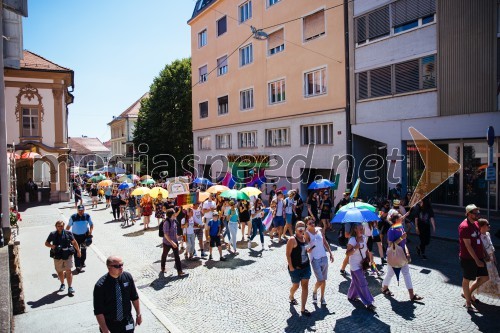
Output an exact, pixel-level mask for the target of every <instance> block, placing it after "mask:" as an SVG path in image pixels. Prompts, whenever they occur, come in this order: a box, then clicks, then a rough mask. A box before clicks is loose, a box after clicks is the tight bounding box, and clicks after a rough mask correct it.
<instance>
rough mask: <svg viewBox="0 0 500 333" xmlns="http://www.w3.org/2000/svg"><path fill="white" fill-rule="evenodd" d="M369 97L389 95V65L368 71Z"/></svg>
mask: <svg viewBox="0 0 500 333" xmlns="http://www.w3.org/2000/svg"><path fill="white" fill-rule="evenodd" d="M370 92H371V94H370V97H380V96H388V95H391V92H392V90H391V66H387V67H382V68H378V69H373V70H371V71H370Z"/></svg>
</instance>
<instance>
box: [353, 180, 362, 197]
mask: <svg viewBox="0 0 500 333" xmlns="http://www.w3.org/2000/svg"><path fill="white" fill-rule="evenodd" d="M360 183H361V178H358V180H356V184H355V185H354V188H353V189H352V192H351V199H353V198H357V197H358V192H359V184H360Z"/></svg>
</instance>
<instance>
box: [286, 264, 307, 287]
mask: <svg viewBox="0 0 500 333" xmlns="http://www.w3.org/2000/svg"><path fill="white" fill-rule="evenodd" d="M288 273H289V274H290V278H291V279H292V283H300V281H301V280H309V279H310V278H311V266H310V265H309V264H308V265H307V266H306V267H304V268H301V269H294V270H293V272H290V268H289V269H288Z"/></svg>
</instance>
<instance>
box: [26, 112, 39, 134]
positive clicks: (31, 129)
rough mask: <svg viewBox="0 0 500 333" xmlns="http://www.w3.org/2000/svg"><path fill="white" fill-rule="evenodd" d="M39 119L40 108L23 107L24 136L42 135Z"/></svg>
mask: <svg viewBox="0 0 500 333" xmlns="http://www.w3.org/2000/svg"><path fill="white" fill-rule="evenodd" d="M38 120H39V119H38V109H32V108H23V119H22V124H23V132H22V135H23V137H27V136H40V124H39V123H38Z"/></svg>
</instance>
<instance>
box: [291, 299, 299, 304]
mask: <svg viewBox="0 0 500 333" xmlns="http://www.w3.org/2000/svg"><path fill="white" fill-rule="evenodd" d="M290 304H292V305H298V304H299V303H298V302H297V300H296V299H295V298H292V299H291V300H290Z"/></svg>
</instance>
